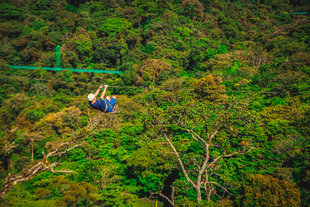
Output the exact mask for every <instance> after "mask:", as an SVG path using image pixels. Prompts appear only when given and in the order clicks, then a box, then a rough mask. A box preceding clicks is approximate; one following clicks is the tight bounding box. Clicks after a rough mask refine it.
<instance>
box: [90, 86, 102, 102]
mask: <svg viewBox="0 0 310 207" xmlns="http://www.w3.org/2000/svg"><path fill="white" fill-rule="evenodd" d="M102 87H103V86H102V85H101V86H99V88H98V89H97V91H96V92H95V98H94V100H93V101H92V102H91V104H94V103H95V102H96V97H97V96H98V94H99V92H100V89H101V88H102Z"/></svg>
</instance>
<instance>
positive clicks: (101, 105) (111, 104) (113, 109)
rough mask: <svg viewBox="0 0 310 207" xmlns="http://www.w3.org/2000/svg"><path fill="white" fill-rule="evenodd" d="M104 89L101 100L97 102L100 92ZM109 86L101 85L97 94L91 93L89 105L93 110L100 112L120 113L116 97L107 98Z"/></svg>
mask: <svg viewBox="0 0 310 207" xmlns="http://www.w3.org/2000/svg"><path fill="white" fill-rule="evenodd" d="M102 88H103V91H102V94H101V96H100V99H99V100H98V101H97V99H96V97H97V96H98V94H99V93H100V90H101V89H102ZM107 88H108V85H101V86H100V87H99V88H98V89H97V91H96V92H95V94H93V93H90V94H89V95H88V96H87V98H88V101H89V104H90V106H91V107H92V108H94V109H97V110H100V111H101V112H102V113H118V111H117V105H116V96H112V98H110V96H107V97H106V98H105V93H106V91H107Z"/></svg>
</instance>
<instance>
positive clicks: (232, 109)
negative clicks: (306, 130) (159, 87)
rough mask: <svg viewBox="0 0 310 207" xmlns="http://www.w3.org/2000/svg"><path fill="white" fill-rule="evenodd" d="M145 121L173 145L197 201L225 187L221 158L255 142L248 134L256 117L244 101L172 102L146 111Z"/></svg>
mask: <svg viewBox="0 0 310 207" xmlns="http://www.w3.org/2000/svg"><path fill="white" fill-rule="evenodd" d="M147 123H149V126H150V127H152V130H154V132H156V137H160V138H163V139H164V140H165V141H166V143H167V144H168V145H169V146H170V147H171V148H172V151H173V153H174V155H175V157H176V158H177V161H178V163H179V166H180V168H181V171H182V173H183V174H184V176H185V178H186V180H187V181H188V183H190V185H191V186H193V187H194V189H195V191H196V195H197V202H201V201H202V189H203V190H204V191H205V194H206V199H207V200H208V201H210V200H211V196H212V195H214V194H216V189H221V190H224V191H225V192H226V193H228V194H230V192H229V191H228V189H227V188H226V187H224V184H222V183H224V181H223V180H221V179H220V178H218V172H219V171H221V169H220V168H221V164H222V163H221V160H223V159H228V158H232V157H234V156H238V155H242V154H245V153H248V152H250V151H251V150H252V149H253V148H254V143H251V140H250V139H249V137H247V135H248V134H249V131H251V130H252V129H253V128H254V126H256V125H257V123H258V119H257V117H256V116H255V115H253V114H252V113H251V112H250V111H249V110H248V109H247V107H246V105H245V104H242V103H237V102H233V101H225V102H224V103H221V104H215V103H211V102H202V103H195V104H191V105H187V106H175V107H170V108H167V109H165V110H162V109H156V110H152V111H150V113H149V116H148V118H147Z"/></svg>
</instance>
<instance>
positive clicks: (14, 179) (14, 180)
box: [0, 142, 81, 198]
mask: <svg viewBox="0 0 310 207" xmlns="http://www.w3.org/2000/svg"><path fill="white" fill-rule="evenodd" d="M70 144H72V142H65V143H62V144H61V145H60V146H58V147H57V148H56V149H55V150H53V151H51V152H49V153H48V154H47V155H45V153H44V151H42V154H43V159H41V160H40V161H39V162H38V163H37V164H36V165H34V166H32V167H30V168H27V169H25V170H24V171H23V172H22V173H20V174H19V175H10V174H9V175H8V176H7V178H6V181H5V183H4V185H3V187H2V189H1V190H0V198H2V197H3V196H4V195H5V194H6V193H7V192H8V191H9V190H11V189H12V188H13V187H14V186H15V185H17V184H18V183H20V182H24V181H27V180H30V179H32V177H33V176H35V175H36V174H37V173H39V172H42V171H46V170H50V171H51V172H54V173H56V172H63V173H70V172H72V171H67V170H62V171H55V170H54V169H53V167H55V166H57V165H58V164H59V163H58V162H54V163H51V164H50V163H48V158H49V157H51V156H55V155H57V156H58V157H61V156H62V155H63V154H65V153H66V152H68V151H70V150H72V149H74V148H76V147H78V146H80V145H81V144H77V145H74V146H72V147H70V148H67V149H65V150H64V151H61V150H63V147H64V146H65V147H66V146H69V145H70Z"/></svg>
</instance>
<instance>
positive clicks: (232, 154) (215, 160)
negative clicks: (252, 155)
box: [208, 147, 255, 166]
mask: <svg viewBox="0 0 310 207" xmlns="http://www.w3.org/2000/svg"><path fill="white" fill-rule="evenodd" d="M254 148H255V147H251V148H250V149H249V150H248V151H246V152H240V151H236V152H233V153H231V154H227V155H220V156H218V157H217V158H215V159H214V160H213V161H212V162H211V163H210V164H209V165H208V166H211V165H213V164H215V163H216V162H217V161H218V160H219V159H220V158H224V157H232V156H234V155H237V154H238V155H243V154H246V153H248V152H250V151H251V150H252V149H254Z"/></svg>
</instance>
